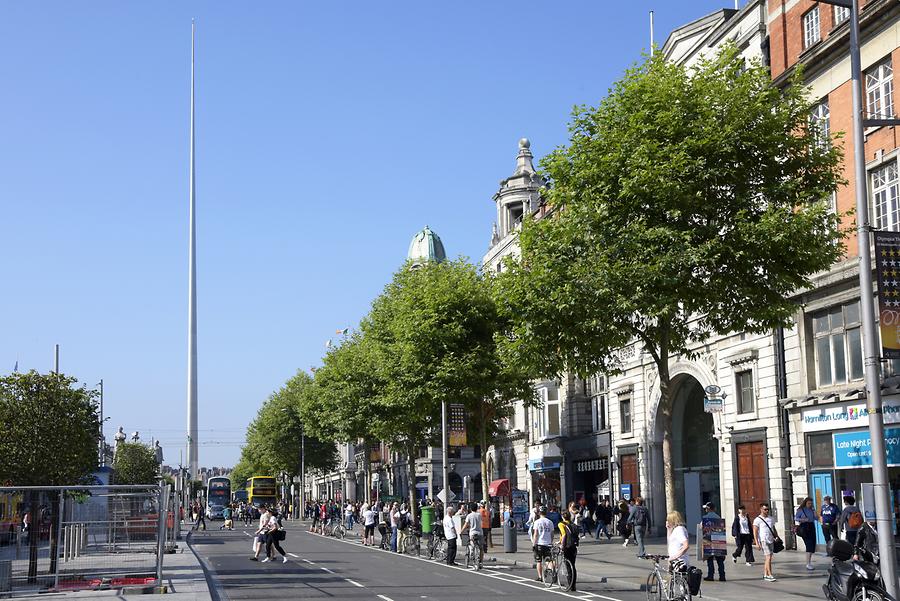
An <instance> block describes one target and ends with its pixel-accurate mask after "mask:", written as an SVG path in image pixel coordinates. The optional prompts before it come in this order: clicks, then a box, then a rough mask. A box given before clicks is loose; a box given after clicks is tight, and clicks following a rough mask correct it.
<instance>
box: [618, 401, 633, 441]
mask: <svg viewBox="0 0 900 601" xmlns="http://www.w3.org/2000/svg"><path fill="white" fill-rule="evenodd" d="M619 422H620V423H621V425H622V433H623V434H627V433H629V432H631V397H622V398H620V399H619Z"/></svg>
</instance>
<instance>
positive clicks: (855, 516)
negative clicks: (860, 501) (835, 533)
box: [847, 509, 864, 530]
mask: <svg viewBox="0 0 900 601" xmlns="http://www.w3.org/2000/svg"><path fill="white" fill-rule="evenodd" d="M863 522H864V520H863V516H862V514H861V513H860V512H859V510H858V509H857V510H856V511H851V512H850V515H848V516H847V527H848V528H853V529H854V530H859V529H860V528H862V525H863Z"/></svg>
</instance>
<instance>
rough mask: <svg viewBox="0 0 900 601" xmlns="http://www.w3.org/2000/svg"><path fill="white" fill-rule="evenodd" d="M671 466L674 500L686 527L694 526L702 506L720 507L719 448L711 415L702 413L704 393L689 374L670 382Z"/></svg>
mask: <svg viewBox="0 0 900 601" xmlns="http://www.w3.org/2000/svg"><path fill="white" fill-rule="evenodd" d="M672 391H673V393H672V464H673V466H672V467H673V468H674V470H675V499H676V502H677V504H678V508H679V510H681V511H683V512H684V516H685V518H686V519H687V523H688V524H689V525H693V524H697V523H699V521H700V516H701V514H702V512H701V507H702V506H703V504H704V503H706V502H707V501H712V502H713V503H715V504H716V507H717V508H718V507H721V506H722V504H721V502H720V501H721V491H720V489H719V445H718V440H717V439H716V438H715V428H714V426H713V416H712V414H711V413H707V412H706V411H704V410H703V399H704V397H705V394H704V392H703V386H702V385H701V384H700V382H699V381H698V380H697V379H696V378H695V377H693V376H692V375H689V374H681V375H678V376H676V377H675V378H673V379H672Z"/></svg>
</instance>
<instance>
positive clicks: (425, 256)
mask: <svg viewBox="0 0 900 601" xmlns="http://www.w3.org/2000/svg"><path fill="white" fill-rule="evenodd" d="M446 258H447V253H446V252H444V243H443V242H441V238H440V237H439V236H438V235H437V234H435V233H434V232H432V231H431V229H430V228H429V227H428V226H427V225H426V226H425V229H423V230H422V231H421V232H419V233H417V234H416V235H415V236H413V239H412V242H410V243H409V252H408V253H407V259H409V260H410V261H412V263H413V267H416V266H420V265H422V264H423V263H426V262H428V261H434V262H436V263H440V262H442V261H444V260H446Z"/></svg>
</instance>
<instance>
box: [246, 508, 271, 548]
mask: <svg viewBox="0 0 900 601" xmlns="http://www.w3.org/2000/svg"><path fill="white" fill-rule="evenodd" d="M270 517H272V514H271V513H269V508H268V507H266V506H263V508H262V514H261V515H260V516H259V528H257V529H256V534H254V539H253V557H251V558H250V561H259V553H260V551H262V548H263V545H264V544H265V542H266V528H267V527H268V525H269V518H270Z"/></svg>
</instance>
